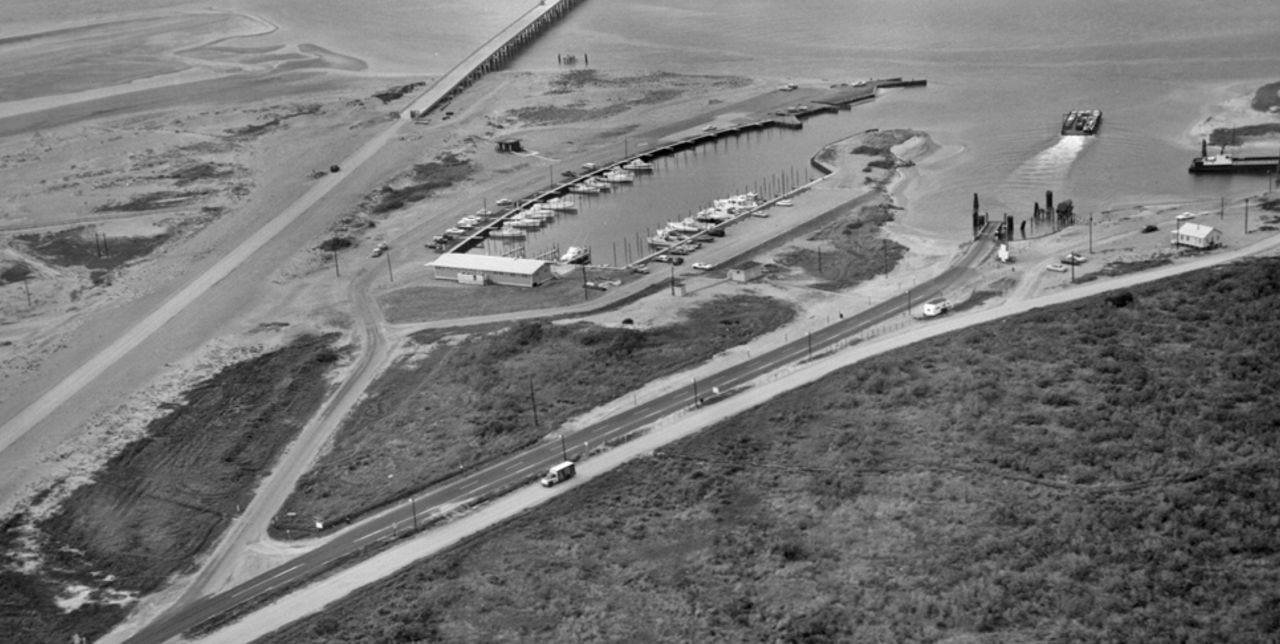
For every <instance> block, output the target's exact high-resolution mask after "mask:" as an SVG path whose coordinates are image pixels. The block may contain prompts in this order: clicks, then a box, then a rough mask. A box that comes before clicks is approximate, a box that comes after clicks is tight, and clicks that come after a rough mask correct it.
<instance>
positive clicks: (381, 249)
mask: <svg viewBox="0 0 1280 644" xmlns="http://www.w3.org/2000/svg"><path fill="white" fill-rule="evenodd" d="M388 248H390V246H387V242H378V245H377V246H374V247H373V252H372V253H370V254H369V256H370V257H382V254H383V253H385V252H387V249H388Z"/></svg>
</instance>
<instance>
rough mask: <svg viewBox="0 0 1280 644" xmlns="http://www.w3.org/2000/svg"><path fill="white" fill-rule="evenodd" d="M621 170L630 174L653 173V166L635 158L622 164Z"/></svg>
mask: <svg viewBox="0 0 1280 644" xmlns="http://www.w3.org/2000/svg"><path fill="white" fill-rule="evenodd" d="M622 168H623V169H624V170H630V171H632V172H653V164H652V163H649V162H648V161H645V160H644V159H640V158H635V159H632V160H630V161H628V162H626V163H624V164H623V165H622Z"/></svg>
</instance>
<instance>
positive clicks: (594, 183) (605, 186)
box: [583, 177, 613, 192]
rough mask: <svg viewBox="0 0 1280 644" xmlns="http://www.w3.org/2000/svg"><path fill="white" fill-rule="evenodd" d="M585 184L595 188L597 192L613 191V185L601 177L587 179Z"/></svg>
mask: <svg viewBox="0 0 1280 644" xmlns="http://www.w3.org/2000/svg"><path fill="white" fill-rule="evenodd" d="M583 183H585V184H587V185H589V186H591V187H592V188H595V189H596V190H599V191H600V192H609V191H610V190H613V185H612V184H610V183H609V182H608V181H605V180H603V179H601V178H599V177H591V178H590V179H587V180H586V181H584V182H583Z"/></svg>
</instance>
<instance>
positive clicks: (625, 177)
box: [601, 168, 636, 183]
mask: <svg viewBox="0 0 1280 644" xmlns="http://www.w3.org/2000/svg"><path fill="white" fill-rule="evenodd" d="M601 179H604V180H605V181H608V182H609V183H631V182H632V181H635V180H636V173H634V172H631V171H630V170H624V169H622V168H614V169H612V170H610V171H608V172H606V173H604V176H602V177H601Z"/></svg>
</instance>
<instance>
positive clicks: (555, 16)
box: [411, 0, 584, 118]
mask: <svg viewBox="0 0 1280 644" xmlns="http://www.w3.org/2000/svg"><path fill="white" fill-rule="evenodd" d="M546 1H550V2H553V3H554V5H553V6H552V7H551V8H550V9H548V10H547V11H546V13H543V14H542V15H541V16H539V17H538V19H537V20H535V21H533V22H532V23H530V24H529V25H528V26H527V27H525V28H524V29H521V30H520V32H519V33H517V34H516V35H514V36H512V37H511V38H510V39H509V40H507V42H506V43H505V44H503V45H502V46H501V47H498V48H497V49H496V50H495V51H494V52H493V53H492V54H490V55H489V56H488V57H487V58H485V59H484V60H483V61H481V62H480V63H479V64H477V65H476V66H475V68H473V69H472V70H471V73H469V74H467V75H466V76H464V77H463V78H462V79H461V80H460V81H458V83H457V84H456V85H454V86H453V87H452V88H450V89H449V91H447V92H445V94H444V96H441V97H440V99H439V100H437V101H436V102H434V103H432V104H431V105H429V106H428V107H427V108H426V109H424V110H421V111H418V112H415V113H413V114H411V116H412V117H413V118H422V117H425V116H427V115H428V114H430V113H432V112H434V111H435V110H436V109H437V108H439V107H440V106H441V105H444V104H445V103H448V102H449V101H451V100H453V99H454V97H456V96H458V95H459V94H461V93H462V92H463V91H465V90H466V89H467V88H468V87H471V86H472V85H474V84H475V82H476V81H477V80H480V77H481V76H484V75H485V74H488V73H489V72H493V71H497V70H499V69H502V66H503V65H505V64H506V63H507V61H509V60H511V59H512V58H514V57H515V56H516V55H517V54H519V53H520V51H521V50H522V49H524V48H525V47H526V46H527V45H528V44H529V43H531V42H533V41H534V39H535V38H537V37H538V36H540V35H541V34H542V32H544V31H546V30H547V29H548V28H550V27H551V26H552V25H553V24H555V22H556V21H557V20H559V19H561V18H563V17H564V15H565V14H567V13H569V11H570V10H571V9H573V8H574V7H576V6H578V5H579V4H580V3H582V2H583V1H584V0H546Z"/></svg>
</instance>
